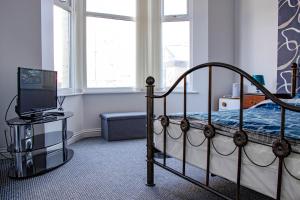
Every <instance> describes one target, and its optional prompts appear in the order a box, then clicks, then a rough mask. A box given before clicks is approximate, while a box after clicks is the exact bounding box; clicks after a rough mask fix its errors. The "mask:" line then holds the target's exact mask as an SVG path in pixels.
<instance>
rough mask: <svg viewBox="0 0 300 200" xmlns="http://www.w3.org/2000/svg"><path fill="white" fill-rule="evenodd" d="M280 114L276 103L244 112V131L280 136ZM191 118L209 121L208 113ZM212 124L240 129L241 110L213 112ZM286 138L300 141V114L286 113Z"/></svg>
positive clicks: (191, 116)
mask: <svg viewBox="0 0 300 200" xmlns="http://www.w3.org/2000/svg"><path fill="white" fill-rule="evenodd" d="M280 114H281V112H280V108H279V107H278V106H277V105H275V104H274V103H266V104H262V105H260V106H258V107H256V108H250V109H246V110H244V126H243V127H244V130H246V131H250V132H253V133H257V134H263V135H273V136H278V135H279V134H280ZM189 117H190V118H192V119H197V120H201V121H207V113H194V114H191V115H189ZM212 122H213V123H214V124H218V125H220V126H225V127H230V128H233V129H238V126H239V110H230V111H219V112H213V113H212ZM285 136H286V137H288V138H291V139H296V140H297V139H300V113H297V112H292V111H288V110H287V111H286V125H285Z"/></svg>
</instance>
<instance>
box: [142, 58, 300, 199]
mask: <svg viewBox="0 0 300 200" xmlns="http://www.w3.org/2000/svg"><path fill="white" fill-rule="evenodd" d="M213 67H215V68H226V69H228V70H231V71H233V72H236V73H237V74H239V75H240V85H241V87H240V110H239V127H238V131H237V132H236V133H235V134H234V136H233V141H234V144H235V145H236V146H235V150H236V149H238V161H237V179H236V196H235V199H237V200H238V199H240V187H241V172H242V155H243V154H242V150H243V149H244V147H245V146H246V145H247V142H248V135H247V132H246V131H244V130H243V127H244V124H243V123H244V119H243V96H244V87H243V85H244V79H245V78H246V79H247V80H248V81H250V82H251V83H252V84H253V85H255V86H256V87H257V88H258V89H259V90H260V91H262V93H264V94H265V96H266V97H267V98H269V99H270V100H272V101H273V102H274V103H276V104H277V105H279V106H280V107H281V129H280V135H279V136H278V138H277V139H276V140H275V141H274V143H273V145H272V151H273V153H274V156H275V159H274V160H273V161H272V163H274V161H275V160H276V159H277V158H278V159H279V162H278V163H279V164H278V172H277V197H276V199H277V200H279V199H280V197H281V185H282V170H283V167H285V164H284V159H285V158H286V157H287V156H289V154H290V153H291V151H292V150H291V145H290V143H289V141H288V140H287V139H286V138H285V111H286V110H291V111H295V112H300V107H297V106H293V105H290V104H287V103H285V102H283V101H282V100H280V99H279V98H277V97H276V96H275V95H273V94H272V93H271V92H269V91H268V90H267V89H266V88H265V87H264V86H262V85H260V84H259V83H258V82H257V81H256V80H255V79H253V78H252V77H251V75H249V74H248V73H246V72H244V71H243V70H241V69H239V68H237V67H234V66H232V65H229V64H225V63H217V62H212V63H206V64H202V65H198V66H195V67H193V68H191V69H189V70H188V71H186V72H185V73H184V74H182V75H181V76H180V77H179V78H178V79H177V81H176V82H175V83H174V84H173V86H172V87H171V88H170V89H169V90H168V91H167V92H166V93H165V94H163V95H155V94H154V82H155V80H154V78H153V77H148V78H147V80H146V83H147V86H146V87H147V96H146V98H147V185H148V186H154V185H155V184H154V164H156V165H158V166H160V167H162V168H164V169H166V170H168V171H170V172H172V173H174V174H176V175H178V176H180V177H182V178H184V179H186V180H188V181H190V182H192V183H194V184H196V185H198V186H200V187H202V188H204V189H206V190H208V191H210V192H213V193H214V194H216V195H218V196H219V197H222V198H224V199H230V198H229V197H227V196H225V195H223V194H221V193H220V192H218V191H216V190H215V189H213V188H211V187H210V157H211V156H210V153H211V144H212V146H213V148H215V146H214V144H213V142H212V138H213V137H214V136H215V134H216V131H215V127H214V125H213V124H212V120H211V115H212V76H213V74H212V68H213ZM203 68H208V110H207V112H208V120H207V124H206V125H205V127H204V130H203V132H204V136H205V140H207V160H206V180H205V183H201V182H199V181H196V180H195V179H192V178H190V177H188V176H186V141H187V139H188V137H187V133H188V131H189V129H190V123H189V120H188V118H187V110H186V107H187V79H186V76H187V75H189V74H190V73H192V72H194V71H196V70H199V69H203ZM297 73H298V72H297V65H296V64H293V66H292V79H291V80H292V87H291V88H292V92H291V94H292V96H295V91H296V77H297ZM182 80H183V83H184V84H183V88H184V91H183V100H184V101H183V119H182V121H181V123H180V128H181V131H182V133H183V152H182V153H183V155H182V172H179V171H176V170H174V169H172V168H170V167H168V166H167V165H166V157H167V152H166V135H167V127H168V126H169V123H170V121H169V117H168V116H167V109H166V104H167V97H168V95H169V94H171V92H172V91H173V90H174V89H175V87H176V86H177V85H178V84H179V83H180V82H181V81H182ZM160 98H162V99H163V116H162V117H161V125H162V127H163V132H162V133H163V134H164V135H163V163H161V162H157V161H156V160H155V159H154V142H153V132H154V125H153V123H154V118H153V116H154V99H160ZM235 150H234V151H235ZM232 153H233V152H232ZM244 155H246V156H247V157H248V155H247V153H246V151H245V149H244ZM248 158H249V157H248ZM272 163H271V164H272ZM269 165H270V164H268V165H265V166H261V167H267V166H269ZM258 166H259V165H258Z"/></svg>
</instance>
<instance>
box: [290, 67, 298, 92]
mask: <svg viewBox="0 0 300 200" xmlns="http://www.w3.org/2000/svg"><path fill="white" fill-rule="evenodd" d="M291 69H292V81H291V82H292V89H291V95H292V97H294V96H296V89H297V77H298V65H297V63H293V64H292V66H291Z"/></svg>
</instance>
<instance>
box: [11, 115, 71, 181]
mask: <svg viewBox="0 0 300 200" xmlns="http://www.w3.org/2000/svg"><path fill="white" fill-rule="evenodd" d="M72 116H73V113H71V112H65V113H64V115H62V116H51V115H45V116H44V117H41V118H38V119H33V120H24V119H21V118H18V117H17V118H13V119H10V120H8V121H7V124H8V126H10V128H11V132H12V133H13V140H12V142H11V144H10V145H9V146H8V149H7V150H8V152H10V153H11V155H12V157H13V165H12V167H11V168H10V170H9V177H11V178H17V179H20V178H29V177H33V176H37V175H40V174H43V173H46V172H48V171H50V170H53V169H55V168H57V167H59V166H61V165H63V164H65V163H66V162H68V161H69V160H71V159H72V157H73V155H74V152H73V150H72V149H69V148H67V140H68V139H69V138H71V137H72V136H73V133H72V132H71V131H68V130H67V120H68V118H70V117H72ZM50 122H61V130H60V131H54V132H46V133H43V134H35V132H34V129H35V126H37V125H39V126H40V125H44V126H46V124H48V123H50Z"/></svg>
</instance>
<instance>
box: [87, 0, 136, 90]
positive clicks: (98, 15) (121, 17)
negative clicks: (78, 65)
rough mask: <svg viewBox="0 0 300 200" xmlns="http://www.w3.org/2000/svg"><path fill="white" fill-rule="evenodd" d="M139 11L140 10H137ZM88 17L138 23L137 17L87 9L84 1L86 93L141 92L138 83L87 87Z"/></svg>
mask: <svg viewBox="0 0 300 200" xmlns="http://www.w3.org/2000/svg"><path fill="white" fill-rule="evenodd" d="M136 1H139V0H136ZM136 12H138V11H136ZM87 17H94V18H104V19H112V20H122V21H132V22H135V23H136V17H132V16H126V15H117V14H108V13H100V12H99V13H98V12H91V11H87V10H86V0H84V1H83V29H84V30H83V63H84V67H83V92H84V93H85V94H95V93H135V92H141V89H140V88H138V86H137V84H136V86H135V87H97V88H89V87H87V52H86V47H87V42H86V41H87V38H86V34H87V26H86V21H87ZM135 67H136V77H137V76H138V75H139V74H138V70H137V63H136V66H135Z"/></svg>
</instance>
